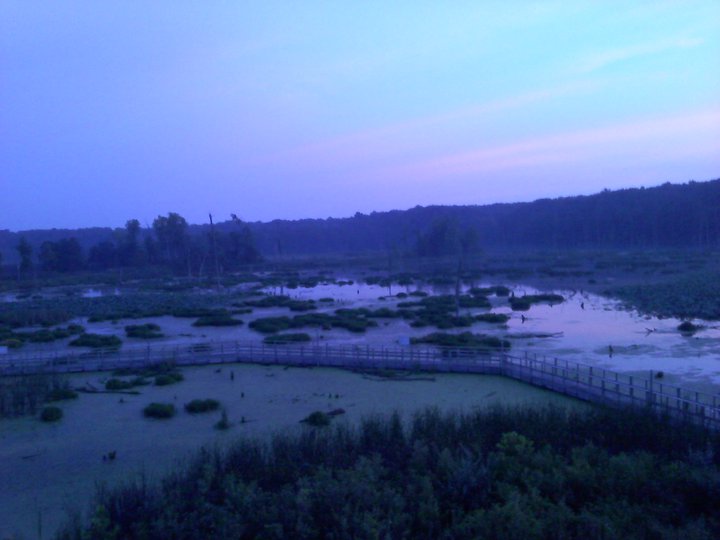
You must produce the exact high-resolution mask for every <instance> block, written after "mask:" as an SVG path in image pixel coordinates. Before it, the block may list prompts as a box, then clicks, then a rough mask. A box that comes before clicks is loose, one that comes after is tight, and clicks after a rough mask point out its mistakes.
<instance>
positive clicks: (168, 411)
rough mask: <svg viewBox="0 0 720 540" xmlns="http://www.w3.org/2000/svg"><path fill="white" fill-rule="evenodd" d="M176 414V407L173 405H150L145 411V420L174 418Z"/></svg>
mask: <svg viewBox="0 0 720 540" xmlns="http://www.w3.org/2000/svg"><path fill="white" fill-rule="evenodd" d="M175 412H176V411H175V405H173V404H172V403H150V404H149V405H148V406H146V407H145V408H144V409H143V415H144V416H145V418H163V419H164V418H172V417H173V416H175Z"/></svg>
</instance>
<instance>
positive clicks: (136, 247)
mask: <svg viewBox="0 0 720 540" xmlns="http://www.w3.org/2000/svg"><path fill="white" fill-rule="evenodd" d="M140 230H141V228H140V222H139V221H138V220H137V219H130V220H128V221H127V223H125V230H124V231H123V235H122V237H121V239H120V241H119V243H118V249H117V251H118V253H117V257H118V263H119V264H120V265H121V266H139V265H141V264H142V262H143V260H142V259H143V256H142V255H143V254H142V250H141V248H140Z"/></svg>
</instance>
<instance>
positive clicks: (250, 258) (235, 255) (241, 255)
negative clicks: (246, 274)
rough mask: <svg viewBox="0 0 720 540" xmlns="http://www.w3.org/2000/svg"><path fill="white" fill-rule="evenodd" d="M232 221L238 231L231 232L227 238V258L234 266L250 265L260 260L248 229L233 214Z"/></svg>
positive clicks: (253, 239)
mask: <svg viewBox="0 0 720 540" xmlns="http://www.w3.org/2000/svg"><path fill="white" fill-rule="evenodd" d="M231 217H232V221H233V223H235V224H236V225H237V226H238V227H239V228H240V230H239V231H232V232H231V233H230V234H229V235H228V237H229V241H228V247H227V254H226V255H227V258H228V260H229V261H231V262H233V263H235V264H250V263H254V262H257V261H259V260H260V259H261V257H260V252H259V251H258V249H257V247H256V246H255V238H254V237H253V234H252V231H251V230H250V227H248V226H247V225H246V224H245V223H243V221H242V220H241V219H240V218H238V217H237V215H235V214H231Z"/></svg>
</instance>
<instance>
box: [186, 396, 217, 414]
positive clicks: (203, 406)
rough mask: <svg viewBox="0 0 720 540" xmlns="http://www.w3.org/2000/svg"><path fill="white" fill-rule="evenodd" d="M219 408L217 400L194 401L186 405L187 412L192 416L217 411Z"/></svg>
mask: <svg viewBox="0 0 720 540" xmlns="http://www.w3.org/2000/svg"><path fill="white" fill-rule="evenodd" d="M219 408H220V402H219V401H217V400H216V399H193V400H192V401H191V402H189V403H186V404H185V410H186V411H187V412H189V413H192V414H195V413H204V412H210V411H216V410H217V409H219Z"/></svg>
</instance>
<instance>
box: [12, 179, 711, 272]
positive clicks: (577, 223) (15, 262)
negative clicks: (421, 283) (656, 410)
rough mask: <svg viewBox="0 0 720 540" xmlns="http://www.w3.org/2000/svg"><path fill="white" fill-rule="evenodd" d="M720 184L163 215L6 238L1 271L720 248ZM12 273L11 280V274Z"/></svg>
mask: <svg viewBox="0 0 720 540" xmlns="http://www.w3.org/2000/svg"><path fill="white" fill-rule="evenodd" d="M718 208H720V179H718V180H713V181H709V182H689V183H687V184H669V183H667V184H663V185H662V186H658V187H653V188H647V189H645V188H637V189H623V190H619V191H609V190H605V191H603V192H602V193H598V194H595V195H590V196H577V197H565V198H558V199H541V200H537V201H534V202H528V203H512V204H493V205H487V206H429V207H419V206H418V207H415V208H412V209H410V210H404V211H400V210H395V211H391V212H373V213H372V214H369V215H365V214H360V213H358V214H356V215H355V216H354V217H351V218H341V219H336V218H328V219H304V220H296V221H286V220H275V221H271V222H269V223H259V222H258V223H245V222H242V221H240V220H239V219H238V218H237V217H236V216H234V215H233V216H232V219H230V220H228V221H224V222H221V223H217V224H215V225H214V226H213V225H210V224H205V225H190V224H188V223H187V222H186V221H185V219H184V218H182V216H179V215H178V214H176V213H172V212H171V213H169V214H168V215H167V216H159V217H158V218H156V219H155V220H154V222H153V224H152V225H151V226H147V227H141V225H140V223H139V222H138V221H137V220H135V219H130V220H129V221H128V222H127V224H126V226H125V228H123V229H115V230H113V229H110V228H92V229H78V230H59V229H53V230H35V231H22V232H17V233H15V232H10V231H0V256H1V258H0V264H2V263H3V262H4V264H5V265H6V266H8V267H9V266H12V267H13V268H16V269H17V270H18V271H19V272H18V273H19V274H20V275H22V274H23V273H27V272H28V271H29V270H30V269H31V268H34V269H35V270H44V271H57V272H71V271H74V270H78V269H81V268H83V269H104V268H110V267H117V266H142V265H152V264H165V265H170V266H172V267H174V268H175V269H176V271H178V272H180V271H188V272H189V273H193V272H197V273H201V272H202V269H206V270H207V273H210V270H209V269H211V268H217V267H221V268H223V269H231V268H234V267H236V266H238V265H240V264H245V263H248V262H254V261H257V260H258V259H259V258H260V257H261V256H266V257H273V256H282V255H300V254H331V253H360V252H388V251H394V252H398V253H402V254H412V255H420V256H433V255H446V254H450V253H456V252H457V251H458V250H463V251H468V250H472V249H477V248H481V249H503V248H508V249H512V248H528V247H532V248H553V249H563V248H658V247H718V246H720V212H719V211H718ZM7 272H8V271H7V270H6V274H7Z"/></svg>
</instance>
